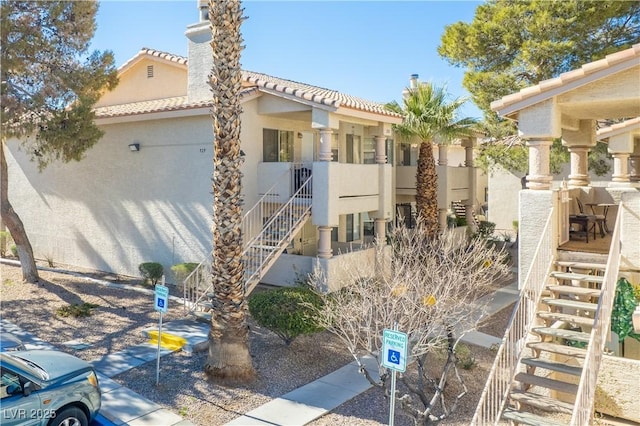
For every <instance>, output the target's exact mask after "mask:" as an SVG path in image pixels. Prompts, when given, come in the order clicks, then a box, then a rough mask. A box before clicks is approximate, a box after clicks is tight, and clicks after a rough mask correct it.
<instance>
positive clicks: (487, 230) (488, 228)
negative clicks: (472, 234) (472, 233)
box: [476, 220, 496, 240]
mask: <svg viewBox="0 0 640 426" xmlns="http://www.w3.org/2000/svg"><path fill="white" fill-rule="evenodd" d="M495 230H496V224H495V223H493V222H489V221H486V220H482V221H480V223H479V224H478V232H477V233H476V236H478V237H479V238H482V239H483V240H488V239H490V238H491V236H492V235H493V232H494V231H495Z"/></svg>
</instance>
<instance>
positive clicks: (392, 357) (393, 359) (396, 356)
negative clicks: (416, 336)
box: [387, 349, 400, 365]
mask: <svg viewBox="0 0 640 426" xmlns="http://www.w3.org/2000/svg"><path fill="white" fill-rule="evenodd" d="M387 356H388V359H387V361H389V362H390V363H391V364H398V365H400V352H397V351H394V350H392V349H389V352H388V353H387Z"/></svg>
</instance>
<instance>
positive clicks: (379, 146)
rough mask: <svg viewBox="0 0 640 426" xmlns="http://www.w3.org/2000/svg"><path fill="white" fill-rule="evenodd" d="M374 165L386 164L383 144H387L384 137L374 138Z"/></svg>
mask: <svg viewBox="0 0 640 426" xmlns="http://www.w3.org/2000/svg"><path fill="white" fill-rule="evenodd" d="M375 141H376V163H378V164H386V162H387V154H386V147H385V144H386V142H387V138H386V137H385V136H376V137H375Z"/></svg>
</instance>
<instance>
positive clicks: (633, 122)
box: [596, 117, 640, 139]
mask: <svg viewBox="0 0 640 426" xmlns="http://www.w3.org/2000/svg"><path fill="white" fill-rule="evenodd" d="M638 129H640V117H636V118H632V119H630V120H625V121H622V122H620V123H615V124H612V125H610V126H607V127H603V128H601V129H598V131H597V132H596V135H597V136H598V138H602V139H604V138H608V137H610V136H613V135H616V134H619V133H624V132H626V131H636V130H638Z"/></svg>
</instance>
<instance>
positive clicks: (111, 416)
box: [0, 318, 193, 426]
mask: <svg viewBox="0 0 640 426" xmlns="http://www.w3.org/2000/svg"><path fill="white" fill-rule="evenodd" d="M0 331H7V332H10V333H13V334H14V335H16V336H17V337H19V338H20V339H21V340H22V342H23V343H24V344H25V347H26V348H27V349H52V350H57V348H56V347H54V346H53V345H51V344H49V343H47V342H44V341H42V340H40V339H38V338H37V337H35V336H34V335H32V334H31V333H27V332H26V331H24V330H22V329H21V328H20V327H18V326H17V325H15V324H13V323H11V322H9V321H7V320H5V319H4V318H0ZM157 350H158V348H157V346H153V345H150V344H143V345H139V346H134V347H132V348H129V349H127V350H125V351H123V352H118V353H113V354H109V355H106V356H105V357H103V358H101V359H98V360H93V361H90V362H89V363H90V364H93V366H94V367H95V368H96V370H97V371H98V380H99V382H100V389H101V390H102V408H101V409H100V416H99V418H98V419H97V420H96V421H95V422H94V423H92V426H111V425H117V426H120V425H130V426H193V423H191V422H190V421H188V420H184V419H183V418H182V417H181V416H179V415H177V414H175V413H172V412H171V411H169V410H165V409H164V408H162V407H161V406H160V405H158V404H156V403H154V402H152V401H149V400H148V399H146V398H144V397H143V396H141V395H138V394H137V393H135V392H133V391H132V390H130V389H128V388H126V387H124V386H122V385H120V384H119V383H117V382H115V381H114V380H111V377H113V376H115V375H117V374H120V373H122V372H124V371H127V370H130V369H132V368H135V367H137V366H139V365H142V364H144V363H146V362H148V361H151V360H155V359H156V355H157ZM169 353H171V351H167V350H162V351H161V355H167V354H169Z"/></svg>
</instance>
